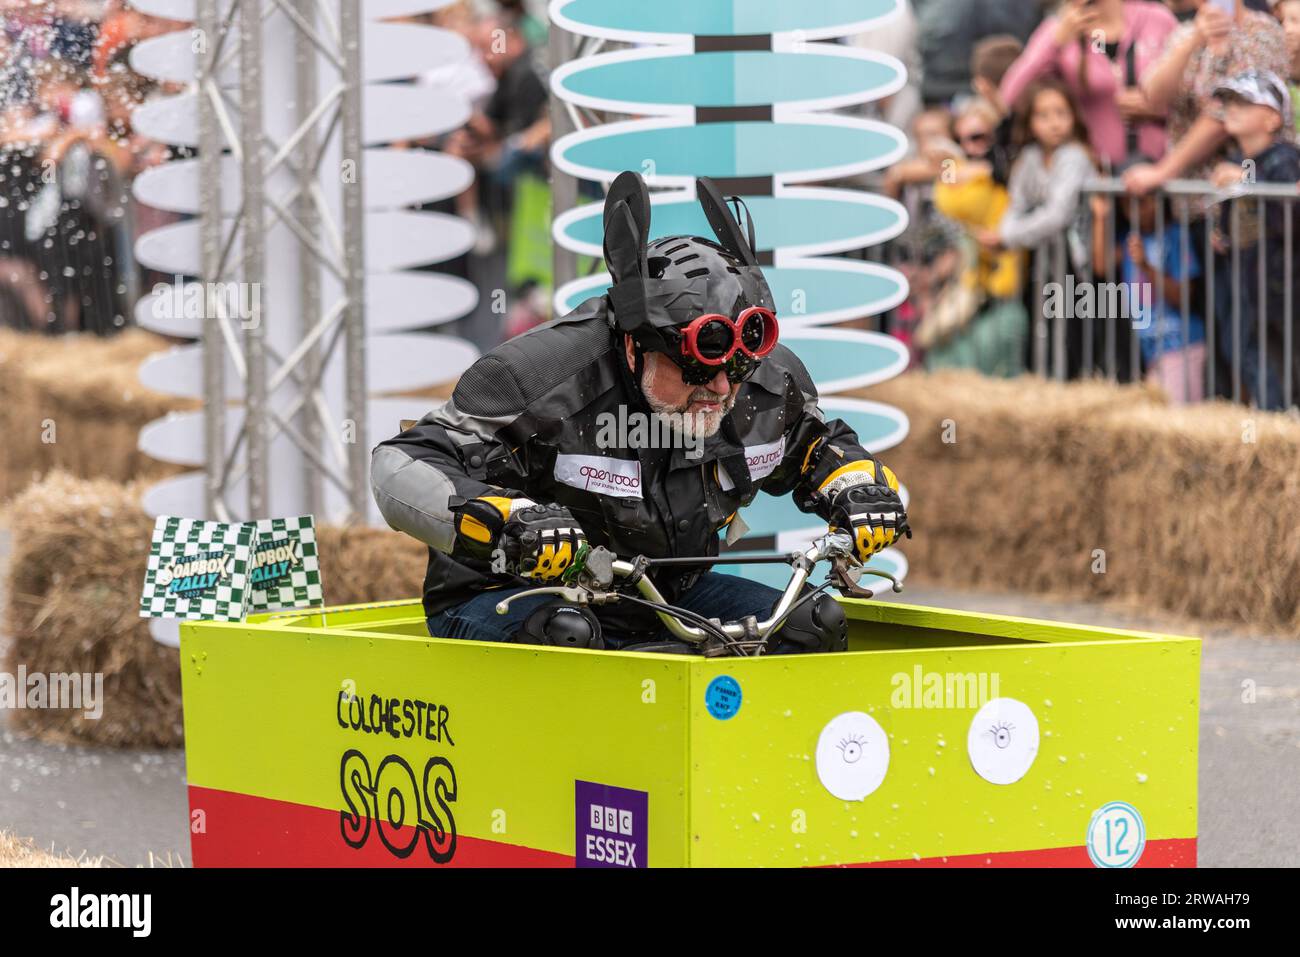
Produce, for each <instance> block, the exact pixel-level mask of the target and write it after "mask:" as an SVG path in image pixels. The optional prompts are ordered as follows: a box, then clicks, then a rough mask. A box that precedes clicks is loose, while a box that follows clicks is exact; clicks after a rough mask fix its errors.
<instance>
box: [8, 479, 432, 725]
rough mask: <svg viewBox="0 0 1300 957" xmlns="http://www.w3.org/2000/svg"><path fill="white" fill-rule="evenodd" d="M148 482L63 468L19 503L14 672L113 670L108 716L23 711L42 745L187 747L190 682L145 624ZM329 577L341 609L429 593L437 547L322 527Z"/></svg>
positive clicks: (11, 583) (13, 506) (385, 534)
mask: <svg viewBox="0 0 1300 957" xmlns="http://www.w3.org/2000/svg"><path fill="white" fill-rule="evenodd" d="M146 484H147V483H142V482H141V483H133V484H130V485H124V484H121V483H117V482H110V481H107V480H104V479H98V480H87V479H81V478H77V477H75V476H72V475H70V474H69V473H67V472H61V471H60V472H54V473H52V474H50V475H49V476H47V477H46V478H45V479H44V480H43V481H41V482H40V483H38V484H36V485H33V486H31V487H30V488H28V489H27V490H26V491H24V492H23V493H22V494H21V495H19V496H18V497H17V498H15V499H14V500H13V502H11V503H10V506H9V507H8V509H7V510H6V511H7V514H6V516H5V517H6V519H7V521H8V523H9V526H10V530H11V532H12V539H13V548H12V553H11V556H10V563H9V571H8V582H7V584H6V587H5V588H4V589H3V591H4V594H5V595H6V596H7V597H8V605H7V607H6V608H5V609H4V618H3V621H4V631H5V633H6V634H7V635H8V636H9V638H10V639H11V641H10V644H9V647H8V649H7V654H6V660H5V662H4V664H3V666H2V667H3V668H4V670H7V671H9V672H10V673H11V674H12V673H16V672H17V669H18V666H19V665H25V666H26V668H27V671H28V673H33V672H42V673H46V674H50V673H73V672H75V673H87V672H89V673H92V674H93V673H102V674H103V675H104V713H103V715H102V717H100V718H99V719H98V720H94V721H92V720H87V719H86V718H85V717H84V715H83V714H82V712H81V711H72V710H69V711H60V710H53V709H44V710H15V711H13V712H12V713H11V722H12V726H13V728H14V730H16V731H20V732H23V733H27V734H32V735H35V736H37V737H39V738H41V739H42V740H46V741H53V742H61V743H70V742H75V743H80V744H98V745H105V746H110V747H149V748H167V747H179V746H180V745H181V743H182V740H183V737H182V731H183V729H182V720H181V680H180V668H179V658H178V655H177V652H176V649H174V648H167V647H164V646H162V645H159V644H157V643H156V642H155V641H154V640H153V638H152V636H151V635H150V633H149V625H148V621H147V620H146V619H143V618H140V617H139V601H140V589H141V587H142V585H143V582H144V566H145V562H146V560H147V558H148V555H149V541H150V538H151V536H152V533H153V524H154V523H153V520H152V519H150V518H149V517H148V516H147V515H146V514H145V513H144V511H143V510H142V509H141V508H140V504H139V497H140V494H141V492H142V491H143V490H144V488H145V486H146ZM319 539H320V554H321V580H322V583H323V585H324V588H325V599H326V601H327V603H329V604H331V605H344V604H354V603H361V602H372V601H391V600H393V599H395V598H404V597H415V596H418V595H420V594H421V591H422V587H421V583H422V581H423V578H424V570H425V564H426V556H427V553H426V550H425V548H424V547H423V546H422V545H420V543H419V542H416V541H414V540H413V539H410V538H408V537H406V536H404V535H399V534H398V533H396V532H393V531H390V530H388V529H372V528H331V527H324V528H321V529H320V532H319Z"/></svg>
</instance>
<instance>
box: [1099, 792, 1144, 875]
mask: <svg viewBox="0 0 1300 957" xmlns="http://www.w3.org/2000/svg"><path fill="white" fill-rule="evenodd" d="M1146 843H1147V829H1146V825H1145V824H1143V823H1142V815H1141V814H1139V813H1138V809H1137V808H1135V807H1134V806H1133V805H1131V804H1128V803H1126V802H1124V801H1111V802H1110V803H1109V804H1106V805H1103V806H1102V807H1100V808H1098V809H1097V810H1096V811H1095V812H1094V813H1093V815H1092V822H1091V823H1090V824H1089V825H1088V856H1089V857H1091V858H1092V863H1093V864H1095V865H1096V866H1097V867H1132V866H1133V865H1134V864H1136V863H1137V862H1138V858H1140V857H1141V856H1142V849H1143V848H1144V847H1146Z"/></svg>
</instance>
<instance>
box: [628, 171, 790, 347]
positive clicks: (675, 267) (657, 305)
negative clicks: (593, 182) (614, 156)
mask: <svg viewBox="0 0 1300 957" xmlns="http://www.w3.org/2000/svg"><path fill="white" fill-rule="evenodd" d="M695 189H696V196H697V197H698V198H699V201H700V205H701V207H703V209H704V215H705V217H706V218H707V219H708V221H709V225H710V226H712V227H713V231H714V233H715V234H717V239H718V241H717V242H714V241H713V240H710V239H704V238H702V237H699V236H668V237H664V238H662V239H657V240H655V241H654V242H653V243H649V244H648V245H647V239H648V238H649V235H650V193H649V190H648V189H647V188H646V185H645V181H644V180H643V179H642V178H641V176H640V175H639V174H637V173H636V172H634V171H631V170H628V171H626V172H623V173H620V174H619V175H618V177H617V178H616V179H615V180H614V182H613V184H612V185H611V186H610V188H609V194H608V195H607V196H606V197H605V214H604V225H605V247H604V248H605V264H606V266H607V267H608V268H609V273H610V277H611V278H612V280H613V283H612V285H611V286H610V289H609V294H608V295H609V301H610V305H611V306H612V307H613V308H612V315H611V317H610V325H611V326H612V327H613V328H614V329H615V330H617V331H619V332H626V333H629V334H631V336H632V338H633V340H634V341H635V342H636V344H637V346H638V347H639V349H640V350H647V351H651V352H664V353H667V354H668V355H669V356H671V357H673V358H674V359H675V360H676V359H679V357H680V348H679V346H680V339H679V338H678V336H677V334H676V330H677V329H679V328H680V327H682V326H684V325H685V324H686V323H688V322H690V321H691V320H692V319H694V318H696V317H697V316H700V315H702V314H705V313H720V314H721V315H724V316H731V317H735V316H736V315H738V314H739V312H740V311H741V310H743V309H745V308H747V307H753V306H757V307H760V308H763V309H767V310H771V311H772V312H775V307H774V303H773V300H772V291H771V290H770V289H769V288H768V285H767V280H766V278H765V277H764V276H763V270H762V269H761V268H760V267H759V264H758V259H757V257H756V256H755V255H754V222H753V219H752V218H751V217H750V216H749V210H748V208H746V210H745V217H746V225H747V227H748V229H747V233H748V236H746V232H745V231H742V230H741V227H740V223H739V222H738V221H737V219H736V217H735V216H734V215H733V214H732V212H731V210H730V209H729V208H728V206H727V203H726V201H724V199H723V197H722V194H721V193H720V192H719V190H718V187H717V185H716V184H715V183H714V182H713V180H711V179H709V178H708V177H707V176H701V177H700V178H699V179H698V180H696V187H695ZM732 199H733V200H735V201H736V202H737V203H743V201H742V200H740V199H739V198H738V197H732Z"/></svg>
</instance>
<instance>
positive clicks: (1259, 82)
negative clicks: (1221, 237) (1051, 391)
mask: <svg viewBox="0 0 1300 957" xmlns="http://www.w3.org/2000/svg"><path fill="white" fill-rule="evenodd" d="M1215 96H1216V97H1217V98H1218V99H1219V101H1220V102H1221V103H1222V104H1223V109H1224V119H1223V124H1224V129H1225V130H1226V131H1227V133H1228V135H1229V136H1230V137H1231V138H1232V149H1231V150H1230V151H1229V154H1228V161H1226V162H1224V163H1221V164H1220V165H1219V166H1217V167H1216V168H1215V170H1214V175H1213V181H1214V185H1215V186H1217V187H1219V188H1220V189H1227V188H1231V187H1232V186H1233V185H1234V184H1237V183H1243V182H1244V183H1247V184H1249V183H1260V184H1263V183H1285V184H1287V185H1294V184H1295V183H1296V182H1297V181H1300V148H1297V147H1296V144H1295V143H1294V142H1293V141H1292V140H1291V137H1290V135H1289V130H1288V126H1289V124H1288V122H1287V120H1288V119H1289V117H1290V116H1291V115H1292V110H1293V107H1292V105H1291V96H1290V93H1289V92H1288V90H1287V86H1286V83H1285V82H1284V81H1283V80H1282V78H1281V77H1280V76H1278V75H1277V74H1276V73H1272V72H1270V71H1267V70H1247V71H1245V72H1243V73H1240V74H1238V75H1237V76H1235V77H1233V78H1232V79H1231V80H1229V81H1228V82H1226V83H1224V84H1222V85H1221V86H1219V87H1218V88H1217V89H1216V90H1215ZM1235 202H1237V203H1238V204H1240V206H1241V208H1240V209H1239V210H1238V215H1239V219H1238V229H1237V231H1236V237H1235V238H1236V243H1237V247H1238V249H1239V251H1240V252H1239V254H1240V260H1241V285H1240V297H1241V298H1240V313H1241V326H1240V328H1239V329H1238V331H1237V336H1238V337H1239V338H1234V336H1233V328H1232V318H1233V317H1232V310H1231V309H1230V308H1220V309H1218V310H1217V323H1216V328H1218V329H1219V330H1221V331H1220V336H1221V337H1222V338H1221V343H1222V345H1221V348H1222V350H1224V352H1225V354H1227V355H1229V356H1230V357H1231V356H1232V352H1231V350H1232V349H1233V348H1234V347H1233V343H1234V342H1239V343H1240V347H1241V352H1240V355H1239V356H1237V357H1235V358H1237V359H1239V361H1240V362H1241V369H1242V378H1243V381H1244V382H1245V385H1246V387H1247V388H1248V389H1249V390H1250V394H1251V397H1252V398H1253V399H1254V400H1255V403H1256V404H1257V405H1258V406H1259V407H1260V408H1262V409H1274V410H1276V409H1284V408H1287V407H1288V406H1290V405H1292V404H1293V402H1292V396H1288V395H1283V392H1284V377H1285V355H1284V351H1283V350H1284V349H1285V346H1286V327H1287V324H1288V323H1289V322H1290V318H1291V317H1288V316H1287V315H1286V300H1287V275H1288V273H1289V274H1290V278H1291V301H1292V308H1293V310H1294V309H1295V308H1297V307H1300V281H1298V280H1300V264H1297V263H1295V262H1290V263H1288V262H1287V261H1286V246H1285V237H1286V224H1285V223H1286V220H1285V212H1284V210H1283V201H1279V200H1272V201H1266V200H1263V199H1260V200H1249V199H1238V200H1235ZM1225 209H1227V207H1226V206H1221V207H1220V210H1225ZM1228 211H1229V212H1230V210H1228ZM1261 217H1262V218H1263V220H1264V224H1263V226H1264V228H1263V235H1262V237H1261V234H1260V227H1259V221H1260V218H1261ZM1293 228H1294V227H1293ZM1219 229H1220V231H1221V232H1223V233H1227V234H1230V235H1231V232H1232V230H1231V226H1230V224H1229V223H1228V222H1221V223H1220V226H1219ZM1261 239H1262V241H1263V248H1262V249H1261V248H1260V245H1261ZM1293 255H1294V253H1293ZM1261 270H1262V271H1263V273H1262V275H1263V277H1264V287H1265V289H1264V291H1265V296H1264V299H1263V301H1262V302H1261V301H1260V299H1259V280H1258V277H1259V276H1260V275H1261V272H1260V271H1261ZM1261 309H1263V310H1264V313H1263V316H1264V322H1265V337H1264V346H1265V359H1266V364H1265V366H1264V368H1262V369H1261V368H1260V363H1259V338H1258V333H1259V319H1260V315H1261V313H1260V310H1261ZM1225 313H1226V315H1225ZM1291 345H1292V369H1293V372H1292V375H1293V377H1294V378H1295V379H1297V380H1300V351H1298V350H1297V349H1296V346H1297V345H1300V330H1295V332H1294V333H1293V335H1292V343H1291ZM1293 392H1294V387H1293Z"/></svg>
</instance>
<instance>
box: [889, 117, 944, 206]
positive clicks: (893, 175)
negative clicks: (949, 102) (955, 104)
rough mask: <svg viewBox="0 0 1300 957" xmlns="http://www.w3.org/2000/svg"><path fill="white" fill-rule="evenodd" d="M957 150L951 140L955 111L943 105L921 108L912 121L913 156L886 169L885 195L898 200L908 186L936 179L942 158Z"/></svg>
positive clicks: (940, 168)
mask: <svg viewBox="0 0 1300 957" xmlns="http://www.w3.org/2000/svg"><path fill="white" fill-rule="evenodd" d="M957 153H958V150H957V145H956V144H955V143H953V141H952V114H951V113H949V112H948V110H947V109H945V108H943V107H931V108H930V109H928V110H923V111H921V112H920V113H918V114H917V115H916V119H914V120H913V121H912V155H911V156H909V157H907V158H905V159H903V160H901V161H899V162H898V163H895V164H894V165H893V166H891V167H890V168H889V169H887V170H886V171H885V182H884V192H885V195H886V196H889V197H891V198H893V199H898V198H899V196H900V195H902V192H903V188H904V187H906V186H915V185H917V184H919V183H932V182H934V179H935V177H937V176H938V175H939V173H940V171H941V170H942V164H943V161H944V160H945V159H948V158H951V157H953V156H956V155H957Z"/></svg>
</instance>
